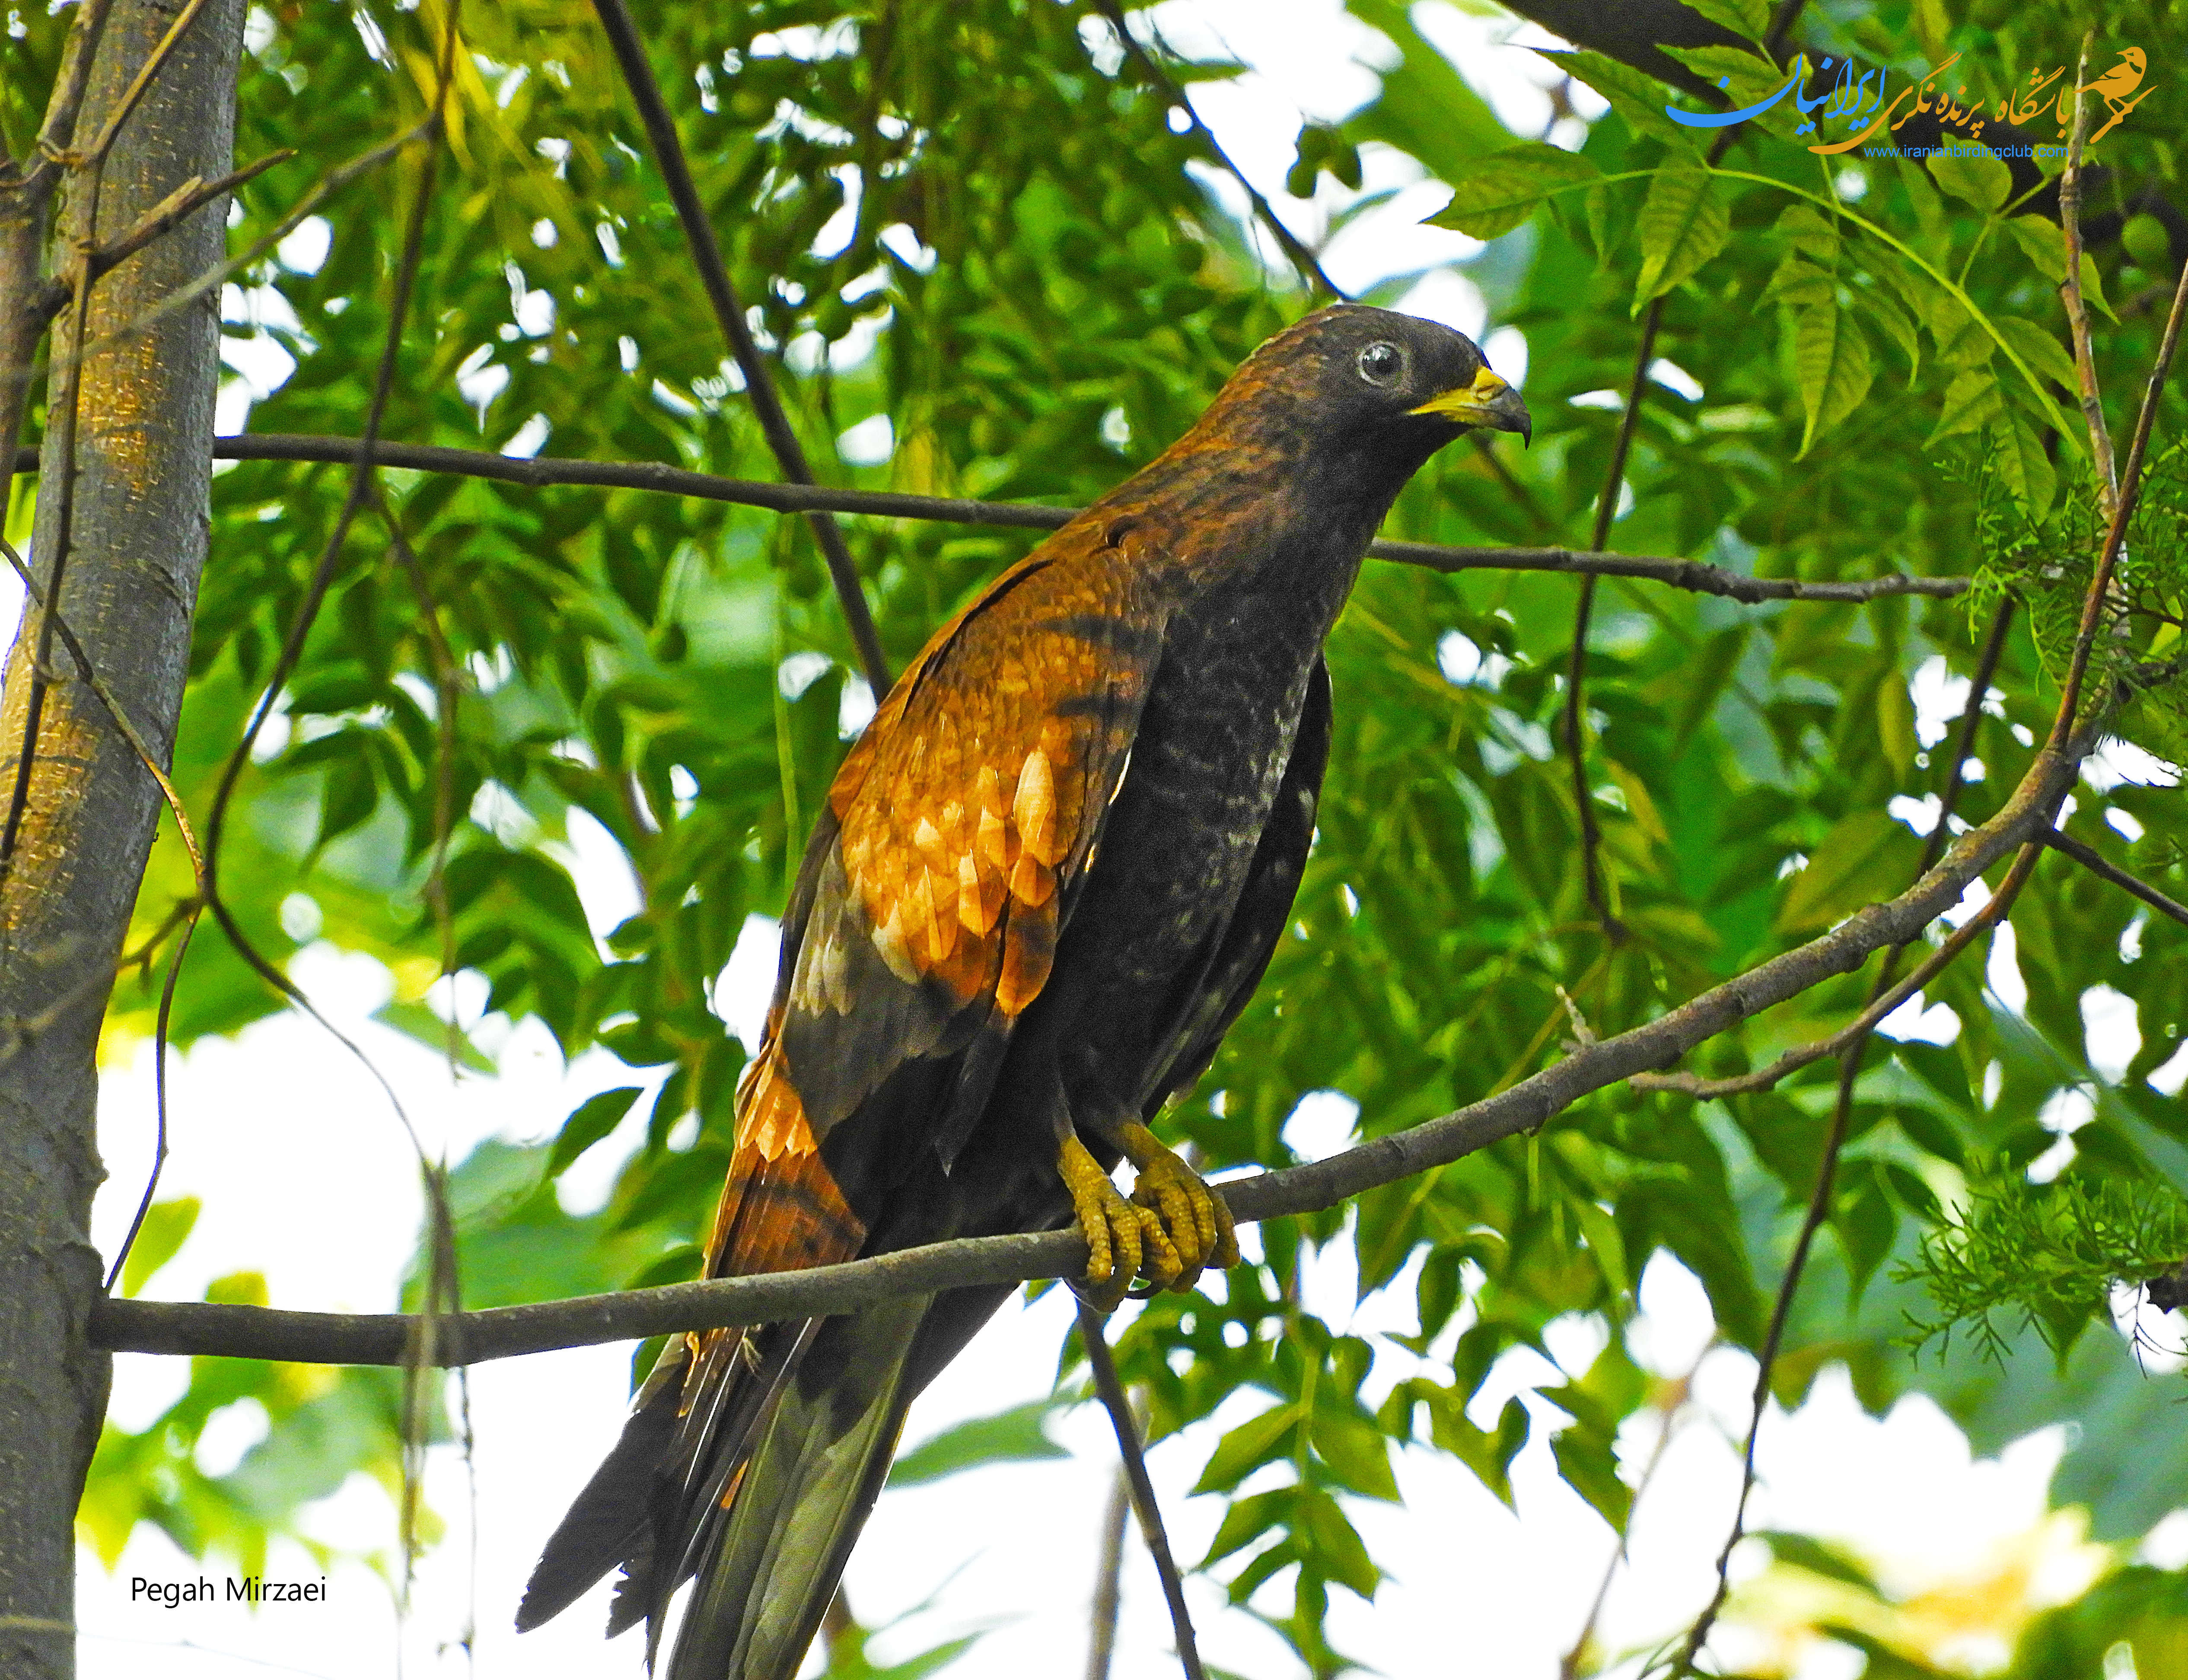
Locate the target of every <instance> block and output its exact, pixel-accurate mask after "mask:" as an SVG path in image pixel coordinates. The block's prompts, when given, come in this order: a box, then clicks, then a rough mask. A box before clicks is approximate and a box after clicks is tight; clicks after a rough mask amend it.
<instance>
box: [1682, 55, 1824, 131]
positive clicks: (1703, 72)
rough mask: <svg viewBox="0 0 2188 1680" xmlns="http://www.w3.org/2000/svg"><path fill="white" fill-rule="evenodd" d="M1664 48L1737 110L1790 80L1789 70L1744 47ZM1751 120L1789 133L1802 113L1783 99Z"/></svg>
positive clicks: (1762, 97) (1772, 129)
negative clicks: (1711, 85)
mask: <svg viewBox="0 0 2188 1680" xmlns="http://www.w3.org/2000/svg"><path fill="white" fill-rule="evenodd" d="M1664 51H1665V52H1666V53H1667V54H1670V55H1671V56H1672V58H1674V59H1678V61H1679V62H1680V63H1681V64H1683V65H1685V66H1686V67H1687V68H1688V69H1689V70H1692V71H1694V73H1695V75H1696V76H1700V77H1701V78H1702V80H1703V81H1705V82H1711V83H1712V84H1714V85H1715V86H1717V87H1718V88H1719V89H1720V90H1721V91H1722V92H1723V95H1724V97H1725V99H1727V100H1728V101H1729V102H1730V103H1731V104H1732V105H1733V106H1734V108H1735V109H1737V108H1740V107H1742V106H1746V105H1751V104H1757V102H1759V101H1760V100H1762V99H1765V98H1767V97H1768V96H1769V95H1770V94H1772V93H1776V92H1777V91H1778V90H1779V88H1781V87H1784V86H1785V82H1786V80H1787V76H1786V72H1785V70H1781V69H1779V66H1777V65H1774V64H1773V63H1771V62H1770V60H1769V59H1765V58H1762V57H1760V56H1758V55H1757V54H1754V53H1751V52H1750V51H1748V50H1747V49H1746V48H1741V47H1666V48H1664ZM1748 120H1749V121H1751V123H1753V124H1754V125H1755V126H1756V127H1758V128H1762V129H1765V130H1767V131H1768V132H1771V133H1774V134H1790V132H1792V130H1793V128H1794V126H1795V124H1796V122H1797V121H1799V120H1800V112H1799V111H1798V110H1796V108H1795V106H1794V104H1793V102H1792V100H1790V99H1780V100H1779V101H1778V103H1777V104H1774V105H1773V106H1771V108H1770V109H1769V110H1766V111H1764V112H1763V113H1762V116H1757V117H1751V118H1749V119H1748Z"/></svg>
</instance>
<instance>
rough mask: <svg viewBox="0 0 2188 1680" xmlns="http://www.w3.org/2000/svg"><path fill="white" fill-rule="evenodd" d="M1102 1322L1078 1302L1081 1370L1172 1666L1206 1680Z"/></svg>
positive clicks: (1128, 1402)
mask: <svg viewBox="0 0 2188 1680" xmlns="http://www.w3.org/2000/svg"><path fill="white" fill-rule="evenodd" d="M1079 1339H1080V1341H1081V1342H1082V1343H1083V1344H1085V1345H1086V1364H1087V1367H1088V1368H1089V1369H1090V1370H1091V1371H1092V1372H1093V1373H1094V1392H1095V1393H1096V1394H1097V1395H1100V1396H1101V1399H1102V1409H1103V1410H1104V1411H1106V1412H1108V1414H1109V1425H1110V1427H1111V1428H1112V1429H1114V1430H1115V1431H1116V1432H1117V1452H1118V1453H1119V1457H1121V1458H1122V1460H1123V1463H1124V1467H1125V1486H1127V1487H1128V1488H1130V1489H1131V1495H1132V1512H1133V1514H1134V1515H1136V1517H1138V1518H1139V1519H1140V1537H1141V1538H1142V1540H1144V1541H1145V1542H1147V1547H1148V1556H1149V1557H1151V1558H1153V1559H1154V1560H1155V1572H1156V1573H1157V1574H1158V1575H1159V1576H1161V1577H1162V1587H1163V1598H1164V1599H1165V1600H1166V1601H1167V1602H1168V1604H1169V1605H1170V1629H1171V1632H1173V1633H1174V1634H1175V1635H1176V1638H1177V1660H1178V1665H1179V1666H1180V1667H1181V1668H1183V1669H1184V1670H1185V1680H1208V1671H1207V1670H1206V1669H1204V1668H1203V1667H1202V1666H1200V1647H1199V1645H1198V1643H1196V1642H1195V1641H1194V1639H1193V1614H1192V1612H1191V1611H1190V1610H1187V1608H1186V1604H1185V1578H1184V1577H1183V1576H1181V1575H1180V1574H1179V1573H1178V1568H1177V1559H1176V1558H1174V1557H1172V1556H1171V1555H1170V1535H1169V1533H1168V1532H1167V1531H1165V1530H1164V1527H1163V1519H1162V1507H1161V1506H1160V1505H1159V1504H1157V1503H1156V1502H1155V1485H1154V1482H1153V1479H1152V1478H1150V1477H1149V1476H1148V1459H1147V1454H1146V1453H1145V1452H1142V1450H1141V1446H1140V1424H1139V1420H1138V1419H1137V1418H1135V1417H1133V1416H1132V1401H1131V1395H1127V1394H1126V1393H1125V1384H1124V1380H1123V1378H1120V1377H1119V1376H1118V1375H1117V1357H1116V1356H1115V1355H1114V1354H1113V1353H1111V1352H1110V1351H1109V1342H1108V1337H1107V1336H1106V1335H1104V1334H1103V1333H1102V1314H1100V1313H1098V1312H1097V1311H1095V1310H1094V1309H1093V1308H1092V1307H1091V1306H1089V1305H1086V1302H1085V1301H1083V1300H1082V1301H1080V1303H1079Z"/></svg>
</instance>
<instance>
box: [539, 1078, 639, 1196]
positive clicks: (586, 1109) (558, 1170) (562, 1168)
mask: <svg viewBox="0 0 2188 1680" xmlns="http://www.w3.org/2000/svg"><path fill="white" fill-rule="evenodd" d="M641 1095H643V1087H641V1086H639V1085H617V1087H616V1088H615V1089H614V1090H613V1091H599V1092H596V1093H595V1095H593V1096H591V1097H587V1098H586V1099H585V1100H584V1102H580V1103H579V1104H578V1106H577V1107H576V1108H573V1109H572V1110H571V1111H570V1118H569V1119H567V1120H565V1121H563V1122H562V1130H561V1131H559V1132H557V1133H556V1134H555V1147H553V1148H552V1149H550V1151H548V1153H547V1176H548V1178H549V1179H550V1180H552V1179H557V1178H560V1177H561V1175H563V1173H564V1172H566V1171H567V1170H569V1167H570V1164H572V1162H574V1161H575V1160H576V1159H578V1156H580V1155H582V1154H584V1153H585V1151H586V1150H588V1149H589V1148H591V1147H593V1145H595V1143H598V1142H600V1141H601V1139H602V1138H604V1137H606V1136H607V1135H608V1134H609V1133H610V1132H612V1131H613V1130H615V1129H616V1127H617V1126H618V1125H621V1124H622V1123H623V1116H624V1115H625V1114H628V1113H629V1112H630V1105H631V1104H632V1103H634V1102H637V1101H638V1099H639V1097H640V1096H641Z"/></svg>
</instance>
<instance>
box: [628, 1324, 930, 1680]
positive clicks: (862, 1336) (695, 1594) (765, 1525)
mask: <svg viewBox="0 0 2188 1680" xmlns="http://www.w3.org/2000/svg"><path fill="white" fill-rule="evenodd" d="M932 1305H933V1301H932V1299H930V1298H927V1297H913V1298H910V1299H903V1300H895V1301H888V1302H885V1303H883V1304H882V1305H878V1306H874V1307H870V1308H867V1309H866V1310H865V1311H860V1312H856V1313H852V1314H848V1315H846V1316H843V1317H840V1318H833V1319H830V1320H829V1321H827V1322H826V1323H825V1324H823V1325H822V1326H821V1329H820V1332H819V1333H818V1334H817V1335H815V1338H814V1339H813V1342H812V1344H811V1345H810V1346H809V1347H808V1348H807V1349H806V1350H805V1352H804V1356H803V1357H802V1358H801V1359H800V1360H799V1361H798V1366H797V1369H796V1373H795V1374H794V1375H793V1376H792V1378H791V1379H790V1381H789V1382H787V1384H784V1386H783V1389H782V1392H781V1396H780V1398H779V1399H778V1400H777V1401H776V1402H775V1408H774V1415H773V1417H772V1418H770V1420H769V1421H767V1422H766V1423H764V1426H763V1429H764V1433H763V1434H762V1435H761V1436H760V1439H759V1441H758V1445H757V1446H755V1447H754V1449H753V1453H752V1456H751V1457H750V1458H749V1459H748V1460H747V1462H746V1463H745V1464H744V1467H743V1469H742V1471H741V1472H740V1473H739V1474H738V1475H737V1478H736V1481H735V1482H734V1483H733V1484H732V1485H731V1486H730V1491H729V1494H728V1496H727V1497H725V1500H724V1501H723V1507H722V1508H719V1510H718V1511H717V1512H715V1513H713V1514H712V1516H713V1521H712V1524H711V1526H712V1527H713V1535H712V1536H711V1537H710V1538H709V1539H708V1541H707V1542H706V1545H705V1550H704V1552H703V1553H702V1555H701V1558H700V1560H699V1566H698V1570H697V1576H698V1579H697V1584H696V1586H695V1587H693V1589H692V1593H691V1600H690V1602H689V1604H686V1605H685V1613H684V1619H683V1625H682V1626H681V1628H680V1631H679V1632H678V1634H677V1638H676V1648H675V1651H674V1655H672V1656H671V1657H670V1659H669V1662H668V1680H794V1677H795V1676H796V1674H797V1672H798V1664H799V1663H800V1661H801V1660H803V1659H804V1655H805V1649H806V1647H807V1646H808V1645H809V1644H810V1643H812V1640H813V1636H814V1633H815V1631H816V1630H817V1629H818V1628H819V1627H820V1625H821V1617H822V1616H823V1615H826V1611H827V1609H828V1601H829V1599H830V1598H832V1596H833V1595H834V1593H835V1591H836V1583H837V1580H838V1579H839V1578H840V1577H841V1576H842V1575H843V1565H844V1564H845V1563H846V1562H848V1561H849V1558H850V1555H851V1548H852V1545H853V1544H854V1542H856V1540H857V1539H858V1536H859V1531H860V1529H861V1528H863V1527H864V1526H865V1525H866V1517H867V1515H868V1514H869V1513H870V1512H871V1510H872V1509H873V1504H874V1500H875V1498H876V1497H877V1496H878V1495H879V1494H880V1492H881V1489H882V1484H883V1481H884V1480H887V1478H888V1468H889V1460H890V1458H891V1457H893V1456H894V1453H895V1451H896V1443H897V1436H898V1434H899V1431H900V1430H901V1429H903V1427H904V1415H905V1408H906V1407H909V1406H910V1405H911V1399H912V1395H913V1394H914V1393H915V1392H916V1390H917V1388H918V1387H919V1386H920V1384H919V1383H918V1382H917V1380H916V1378H913V1377H911V1375H910V1373H911V1367H912V1365H913V1355H914V1350H915V1348H916V1345H917V1344H918V1342H919V1339H920V1328H921V1325H922V1322H923V1321H924V1320H925V1318H926V1317H927V1315H928V1309H929V1308H930V1307H931V1306H932Z"/></svg>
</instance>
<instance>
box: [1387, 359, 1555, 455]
mask: <svg viewBox="0 0 2188 1680" xmlns="http://www.w3.org/2000/svg"><path fill="white" fill-rule="evenodd" d="M1413 413H1415V414H1441V415H1442V416H1443V417H1444V418H1445V419H1446V420H1457V421H1458V423H1459V424H1460V425H1462V426H1487V427H1489V428H1490V429H1491V430H1492V431H1516V432H1518V433H1519V434H1520V437H1523V438H1525V439H1526V440H1527V441H1528V442H1529V443H1532V442H1533V441H1534V437H1535V426H1534V422H1533V421H1532V420H1530V419H1529V418H1528V415H1527V405H1526V403H1524V402H1522V401H1521V400H1520V393H1519V392H1516V391H1514V389H1513V388H1512V387H1511V386H1508V385H1507V384H1506V383H1505V382H1504V381H1503V380H1501V379H1499V378H1498V377H1497V375H1495V374H1493V373H1492V372H1490V371H1489V369H1486V368H1484V369H1482V370H1481V371H1480V373H1478V374H1476V375H1475V376H1474V383H1473V384H1471V385H1467V386H1455V387H1453V388H1452V390H1449V391H1446V392H1440V393H1439V394H1437V395H1436V396H1434V397H1430V398H1429V400H1428V401H1427V402H1425V403H1422V404H1421V405H1420V407H1419V408H1418V409H1414V410H1413Z"/></svg>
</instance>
